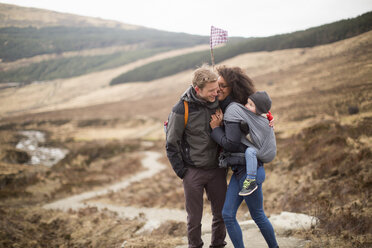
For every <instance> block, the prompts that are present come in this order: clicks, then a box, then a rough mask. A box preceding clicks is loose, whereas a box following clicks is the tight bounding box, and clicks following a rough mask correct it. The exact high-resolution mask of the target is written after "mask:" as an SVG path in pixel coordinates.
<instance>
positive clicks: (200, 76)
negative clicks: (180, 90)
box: [192, 64, 218, 89]
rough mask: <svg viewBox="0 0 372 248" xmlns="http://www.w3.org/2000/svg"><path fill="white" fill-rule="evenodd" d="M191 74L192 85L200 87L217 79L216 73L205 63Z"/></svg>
mask: <svg viewBox="0 0 372 248" xmlns="http://www.w3.org/2000/svg"><path fill="white" fill-rule="evenodd" d="M193 75H194V77H193V79H192V86H193V87H195V86H198V87H199V88H200V89H203V88H204V86H205V84H206V83H210V82H215V81H217V78H218V75H217V74H216V73H214V72H213V71H212V69H211V68H210V67H209V66H208V65H207V64H203V65H202V66H201V67H200V68H198V69H196V70H195V71H194V74H193Z"/></svg>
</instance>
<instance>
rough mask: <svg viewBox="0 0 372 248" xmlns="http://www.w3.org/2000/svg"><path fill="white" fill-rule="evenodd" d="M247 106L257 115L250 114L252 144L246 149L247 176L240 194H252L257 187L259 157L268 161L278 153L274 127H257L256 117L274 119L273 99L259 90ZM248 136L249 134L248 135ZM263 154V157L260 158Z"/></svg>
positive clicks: (251, 96) (250, 97)
mask: <svg viewBox="0 0 372 248" xmlns="http://www.w3.org/2000/svg"><path fill="white" fill-rule="evenodd" d="M245 107H246V108H247V109H248V110H249V111H250V112H252V113H254V114H255V115H249V116H250V118H248V119H250V120H251V121H248V126H249V129H250V130H249V133H250V137H251V140H250V142H251V144H252V145H251V146H248V148H247V149H246V151H245V160H246V168H247V177H246V179H245V180H244V183H243V188H242V190H241V191H240V192H239V195H240V196H247V195H250V194H252V193H253V192H254V191H255V190H256V189H257V182H256V174H257V157H258V158H259V159H261V161H263V162H265V163H267V162H270V161H272V160H273V159H274V157H275V155H276V141H275V135H274V131H273V130H272V128H258V129H257V128H256V127H254V126H255V124H256V122H254V121H253V120H254V119H257V118H262V117H261V115H262V114H267V118H268V119H269V121H270V120H271V119H272V115H271V113H270V108H271V99H270V97H269V95H268V94H267V93H266V92H265V91H257V92H256V93H254V94H252V95H250V96H249V97H248V101H247V103H246V105H245ZM247 136H248V135H247ZM258 153H259V154H258ZM260 156H262V158H260Z"/></svg>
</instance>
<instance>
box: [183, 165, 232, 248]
mask: <svg viewBox="0 0 372 248" xmlns="http://www.w3.org/2000/svg"><path fill="white" fill-rule="evenodd" d="M183 188H184V192H185V200H186V203H185V205H186V212H187V232H188V240H189V248H200V247H202V246H203V241H202V239H201V220H202V216H203V193H204V189H205V191H206V193H207V197H208V200H209V201H210V202H211V209H212V215H213V221H212V240H211V246H210V247H224V246H225V245H226V243H225V237H226V228H225V224H224V221H223V218H222V208H223V205H224V202H225V195H226V188H227V183H226V169H221V168H215V169H199V168H188V169H187V172H186V175H185V177H184V178H183Z"/></svg>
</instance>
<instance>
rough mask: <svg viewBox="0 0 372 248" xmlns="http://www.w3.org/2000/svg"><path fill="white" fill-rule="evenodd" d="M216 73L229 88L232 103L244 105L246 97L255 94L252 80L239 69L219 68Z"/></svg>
mask: <svg viewBox="0 0 372 248" xmlns="http://www.w3.org/2000/svg"><path fill="white" fill-rule="evenodd" d="M217 72H218V74H219V75H220V76H221V77H223V78H224V79H225V81H226V83H227V84H228V85H229V86H230V87H231V93H230V96H231V97H232V99H233V100H234V101H236V102H238V103H241V104H246V103H247V100H248V97H249V96H250V95H251V94H253V93H254V92H256V89H255V87H254V84H253V81H252V79H250V78H249V77H248V75H247V74H246V73H245V72H244V71H243V70H242V69H241V68H240V67H226V66H220V67H218V68H217Z"/></svg>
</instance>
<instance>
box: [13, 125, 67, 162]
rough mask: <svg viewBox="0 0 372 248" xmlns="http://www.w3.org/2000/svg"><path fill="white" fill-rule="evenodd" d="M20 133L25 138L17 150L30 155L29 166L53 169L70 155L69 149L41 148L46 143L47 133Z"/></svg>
mask: <svg viewBox="0 0 372 248" xmlns="http://www.w3.org/2000/svg"><path fill="white" fill-rule="evenodd" d="M19 133H20V134H21V135H23V136H25V138H23V139H21V140H20V141H19V142H18V144H17V145H16V148H17V149H20V150H23V151H25V152H27V153H28V154H29V155H30V157H31V159H30V161H29V162H28V164H31V165H40V164H41V165H45V166H48V167H52V166H53V165H55V164H56V163H58V162H59V161H60V160H62V159H63V158H64V157H65V156H66V155H67V154H68V150H67V149H61V148H54V147H43V146H39V144H40V143H44V142H45V141H46V139H45V133H43V132H41V131H34V130H30V131H20V132H19Z"/></svg>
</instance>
